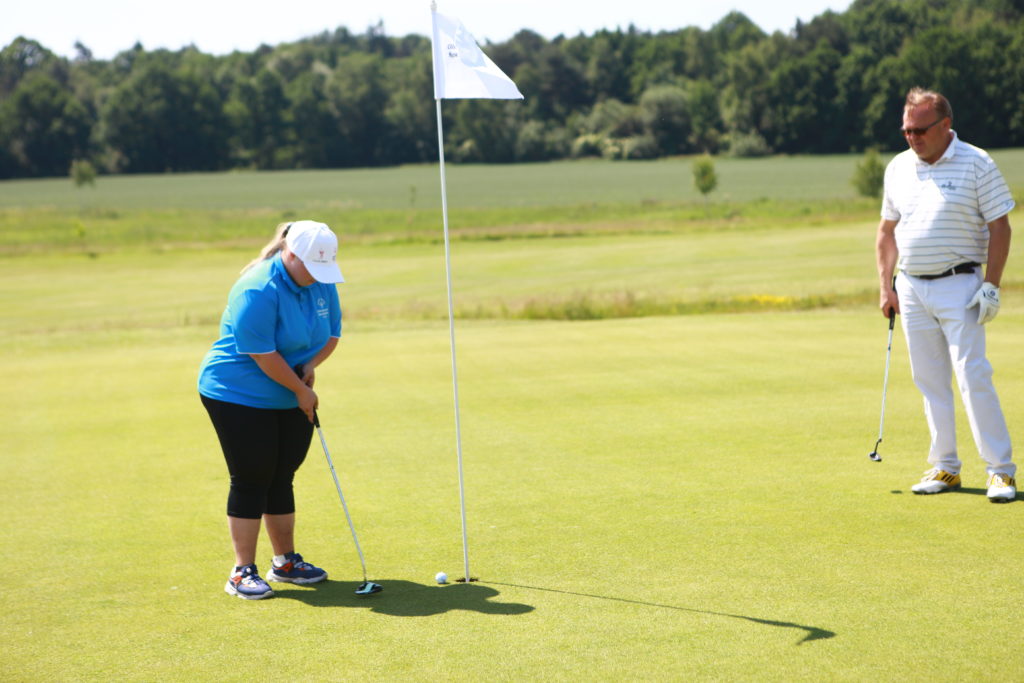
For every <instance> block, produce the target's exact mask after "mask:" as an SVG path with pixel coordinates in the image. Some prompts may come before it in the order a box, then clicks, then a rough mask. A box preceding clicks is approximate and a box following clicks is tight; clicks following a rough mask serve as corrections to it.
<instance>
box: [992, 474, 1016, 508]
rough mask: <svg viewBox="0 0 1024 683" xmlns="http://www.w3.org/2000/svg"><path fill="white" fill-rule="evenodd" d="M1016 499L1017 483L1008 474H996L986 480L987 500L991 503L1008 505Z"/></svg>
mask: <svg viewBox="0 0 1024 683" xmlns="http://www.w3.org/2000/svg"><path fill="white" fill-rule="evenodd" d="M1016 497H1017V481H1016V480H1015V479H1014V478H1013V477H1011V476H1010V475H1008V474H1003V473H1002V472H996V473H995V474H993V475H992V476H991V477H989V478H988V499H989V500H990V501H992V502H993V503H1009V502H1010V501H1011V500H1013V499H1014V498H1016Z"/></svg>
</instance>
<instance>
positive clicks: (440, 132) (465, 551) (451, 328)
mask: <svg viewBox="0 0 1024 683" xmlns="http://www.w3.org/2000/svg"><path fill="white" fill-rule="evenodd" d="M435 102H437V151H438V156H439V158H440V161H441V213H442V214H443V215H444V271H445V276H446V277H447V280H448V336H449V338H450V342H451V350H452V388H453V390H454V393H455V451H456V453H457V454H458V461H459V506H460V508H461V510H462V557H463V562H464V563H465V569H466V583H469V582H470V578H469V542H468V540H467V537H466V487H465V483H464V481H463V477H462V428H461V425H460V422H459V373H458V370H457V369H456V367H455V309H454V306H453V305H452V254H451V247H450V246H449V242H448V190H447V188H446V186H445V179H444V129H443V128H442V124H441V100H440V98H438V99H436V100H435Z"/></svg>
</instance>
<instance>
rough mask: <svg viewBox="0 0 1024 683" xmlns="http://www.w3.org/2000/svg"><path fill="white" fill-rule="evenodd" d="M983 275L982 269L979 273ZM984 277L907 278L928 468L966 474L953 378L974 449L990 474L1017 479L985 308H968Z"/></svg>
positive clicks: (902, 293)
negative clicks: (981, 319) (981, 320)
mask: <svg viewBox="0 0 1024 683" xmlns="http://www.w3.org/2000/svg"><path fill="white" fill-rule="evenodd" d="M978 270H980V268H979V269H978ZM981 282H982V278H981V275H980V273H979V272H977V271H976V272H975V273H973V274H972V273H964V274H960V275H950V276H948V277H944V278H939V279H937V280H922V279H921V278H917V277H914V276H912V275H905V274H903V273H900V274H899V276H898V277H897V278H896V292H897V294H898V295H899V299H900V314H901V315H900V317H901V319H902V324H903V334H904V336H905V337H906V340H907V350H908V351H909V353H910V370H911V373H912V375H913V378H914V384H916V385H917V388H918V389H920V390H921V393H922V394H923V395H924V412H925V417H927V419H928V429H929V431H930V432H931V448H930V450H929V452H928V462H929V463H931V464H932V466H934V467H939V468H942V469H943V470H946V471H947V472H952V473H959V472H960V467H961V461H960V458H959V456H958V455H957V447H956V417H955V412H954V410H955V409H954V405H953V388H952V385H951V380H952V377H953V375H954V374H955V375H956V381H957V386H958V387H959V389H960V396H961V398H962V399H963V403H964V409H965V412H966V413H967V420H968V422H969V423H970V425H971V433H972V434H973V435H974V443H975V445H977V447H978V452H979V454H980V455H981V458H982V459H983V460H984V461H985V463H986V464H987V468H986V469H987V471H988V473H989V474H994V473H996V472H1002V473H1004V474H1008V475H1010V476H1011V477H1012V476H1014V475H1015V474H1016V465H1014V464H1013V461H1012V459H1011V458H1012V447H1011V445H1010V433H1009V431H1008V430H1007V428H1006V420H1005V419H1004V418H1003V411H1002V408H1001V407H1000V406H999V397H998V396H997V395H996V390H995V386H994V385H993V384H992V365H991V364H990V363H989V362H988V359H987V358H986V357H985V327H984V326H983V325H979V324H978V307H977V306H973V307H971V308H970V309H968V308H967V304H968V303H969V302H970V300H971V298H972V297H973V296H974V293H975V292H977V291H978V288H979V287H980V286H981Z"/></svg>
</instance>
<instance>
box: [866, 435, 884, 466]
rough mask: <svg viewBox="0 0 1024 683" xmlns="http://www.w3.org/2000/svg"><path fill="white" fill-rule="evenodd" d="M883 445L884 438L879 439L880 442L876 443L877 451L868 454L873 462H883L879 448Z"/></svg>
mask: <svg viewBox="0 0 1024 683" xmlns="http://www.w3.org/2000/svg"><path fill="white" fill-rule="evenodd" d="M881 444H882V437H881V436H879V437H878V441H876V442H875V450H873V451H871V452H870V453H868V457H869V458H870V459H871V461H872V462H882V456H880V455H879V454H878V447H879V446H880V445H881Z"/></svg>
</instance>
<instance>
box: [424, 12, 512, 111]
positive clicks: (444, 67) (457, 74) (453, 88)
mask: <svg viewBox="0 0 1024 683" xmlns="http://www.w3.org/2000/svg"><path fill="white" fill-rule="evenodd" d="M432 9H433V8H432ZM433 15H434V40H433V43H434V99H436V100H441V99H446V100H450V99H489V100H521V99H523V95H522V93H520V92H519V88H517V87H516V84H515V83H513V82H512V79H511V78H509V77H508V76H506V75H505V74H504V72H502V70H501V69H499V68H498V67H497V65H496V64H495V63H494V62H492V61H491V60H490V58H489V57H488V56H487V55H485V54H484V53H483V51H481V50H480V46H479V45H477V43H476V39H475V38H473V34H471V33H470V32H469V31H467V30H466V27H465V26H463V25H462V22H461V21H459V20H458V19H453V18H451V17H446V16H444V15H443V14H438V13H437V10H436V9H433Z"/></svg>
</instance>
